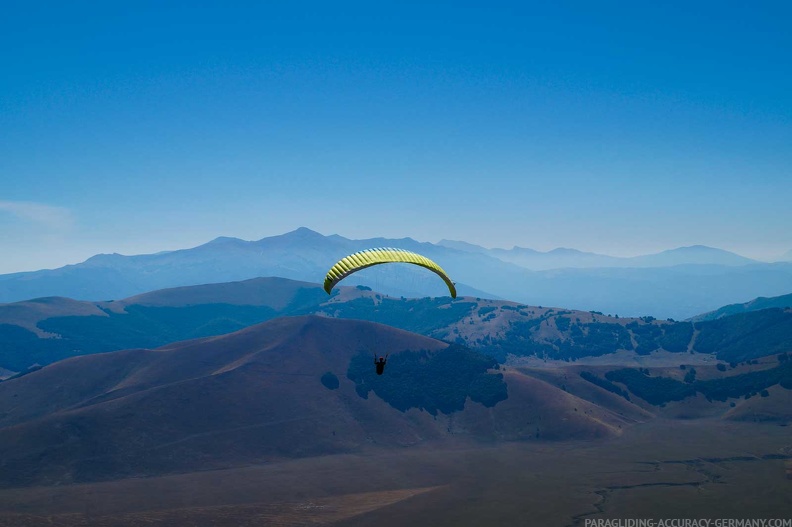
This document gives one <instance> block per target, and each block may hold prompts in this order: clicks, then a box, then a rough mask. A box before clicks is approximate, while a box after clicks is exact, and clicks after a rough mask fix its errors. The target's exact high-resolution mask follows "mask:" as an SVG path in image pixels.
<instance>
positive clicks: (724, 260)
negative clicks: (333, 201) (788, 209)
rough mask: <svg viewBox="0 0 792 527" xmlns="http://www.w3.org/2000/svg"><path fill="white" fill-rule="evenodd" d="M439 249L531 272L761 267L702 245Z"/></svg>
mask: <svg viewBox="0 0 792 527" xmlns="http://www.w3.org/2000/svg"><path fill="white" fill-rule="evenodd" d="M438 245H441V246H443V247H449V248H452V249H457V250H460V251H467V252H472V253H477V254H487V255H490V256H494V257H495V258H498V259H500V260H503V261H505V262H511V263H514V264H517V265H519V266H521V267H525V268H526V269H530V270H532V271H543V270H548V269H570V268H573V269H583V268H592V267H671V266H674V265H695V264H698V265H727V266H739V265H748V264H756V263H760V262H758V261H757V260H752V259H750V258H745V257H744V256H740V255H738V254H735V253H732V252H729V251H724V250H722V249H714V248H712V247H706V246H704V245H694V246H691V247H680V248H678V249H670V250H667V251H663V252H660V253H657V254H648V255H644V256H634V257H628V258H624V257H617V256H606V255H603V254H596V253H590V252H583V251H578V250H577V249H567V248H563V247H560V248H558V249H553V250H552V251H547V252H541V251H536V250H534V249H527V248H524V247H517V246H515V247H513V248H512V249H486V248H484V247H480V246H478V245H473V244H470V243H466V242H461V241H453V240H441V241H440V242H439V243H438Z"/></svg>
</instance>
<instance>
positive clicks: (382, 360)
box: [374, 355, 388, 375]
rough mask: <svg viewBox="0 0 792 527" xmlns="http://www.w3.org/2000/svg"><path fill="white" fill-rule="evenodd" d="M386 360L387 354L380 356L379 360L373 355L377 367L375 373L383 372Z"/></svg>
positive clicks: (380, 373)
mask: <svg viewBox="0 0 792 527" xmlns="http://www.w3.org/2000/svg"><path fill="white" fill-rule="evenodd" d="M387 362H388V355H385V356H384V357H380V358H379V360H377V356H376V355H374V366H376V367H377V375H382V374H383V372H384V371H385V364H387Z"/></svg>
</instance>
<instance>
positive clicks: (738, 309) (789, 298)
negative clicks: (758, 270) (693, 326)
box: [690, 294, 792, 322]
mask: <svg viewBox="0 0 792 527" xmlns="http://www.w3.org/2000/svg"><path fill="white" fill-rule="evenodd" d="M774 307H778V308H787V307H792V294H788V295H783V296H774V297H772V298H766V297H759V298H755V299H753V300H751V301H750V302H745V303H742V304H730V305H728V306H723V307H721V308H719V309H716V310H715V311H710V312H709V313H703V314H701V315H696V316H695V317H692V318H691V319H690V320H691V321H692V322H702V321H705V320H715V319H718V318H723V317H728V316H731V315H737V314H739V313H747V312H749V311H760V310H762V309H770V308H774Z"/></svg>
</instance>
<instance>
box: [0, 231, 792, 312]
mask: <svg viewBox="0 0 792 527" xmlns="http://www.w3.org/2000/svg"><path fill="white" fill-rule="evenodd" d="M377 246H396V247H402V248H405V249H408V250H413V251H416V252H419V253H421V254H424V255H426V256H428V257H429V258H432V259H433V260H435V261H437V262H438V263H439V264H440V265H441V266H442V267H443V268H444V269H445V270H446V271H447V272H448V273H449V274H450V276H451V277H452V278H453V279H454V280H455V281H456V282H457V284H458V287H457V289H458V291H459V294H460V295H468V296H476V297H482V298H506V299H510V300H515V301H518V302H523V303H526V304H531V305H552V306H565V307H568V308H574V309H579V310H596V311H603V312H606V313H618V314H620V315H622V316H645V315H652V316H655V317H658V318H668V317H672V318H688V317H691V316H694V315H696V314H699V313H703V312H707V311H711V310H713V309H717V308H718V307H719V306H723V305H726V304H730V303H734V302H737V301H740V300H742V299H745V298H754V297H757V296H775V295H780V294H786V293H788V292H789V291H790V290H792V263H776V264H761V263H748V264H747V265H738V264H740V263H746V260H745V259H741V258H742V257H739V256H736V255H733V254H731V253H726V252H725V251H719V250H717V249H711V248H706V247H691V248H681V249H676V250H672V251H666V252H665V253H660V254H659V255H654V256H653V257H651V258H650V257H648V256H647V257H640V258H643V260H640V259H639V260H636V261H632V260H630V259H628V260H630V261H631V262H632V263H629V262H627V263H626V267H625V266H622V265H621V264H619V266H618V267H615V266H614V265H616V264H615V263H613V262H611V263H608V264H607V265H611V267H601V266H600V267H598V268H577V269H576V268H566V269H551V270H543V271H532V270H530V269H528V268H526V267H524V266H523V264H525V262H522V261H521V265H518V264H517V263H514V262H511V261H504V259H501V258H500V257H498V256H497V255H496V254H493V253H491V252H490V251H488V250H485V252H482V251H475V250H474V251H470V250H467V249H469V247H467V248H465V247H462V246H460V245H457V246H455V247H453V248H452V247H447V246H443V245H436V244H432V243H425V242H418V241H415V240H413V239H411V238H403V239H385V238H372V239H367V240H350V239H347V238H344V237H342V236H338V235H332V236H323V235H321V234H319V233H317V232H314V231H311V230H309V229H305V228H301V229H297V230H296V231H293V232H290V233H286V234H283V235H280V236H272V237H269V238H263V239H261V240H258V241H243V240H239V239H235V238H217V239H215V240H213V241H211V242H209V243H207V244H204V245H201V246H199V247H195V248H192V249H183V250H178V251H170V252H164V253H158V254H149V255H138V256H122V255H118V254H112V255H97V256H95V257H92V258H90V259H88V260H87V261H85V262H83V263H80V264H76V265H70V266H66V267H62V268H59V269H54V270H42V271H35V272H29V273H15V274H10V275H2V276H0V301H3V302H14V301H21V300H27V299H30V298H36V297H44V296H63V297H69V298H74V299H79V300H93V301H96V300H110V299H115V300H117V299H120V298H125V297H129V296H133V295H137V294H141V293H144V292H146V291H152V290H155V289H163V288H170V287H177V286H186V285H198V284H206V283H218V282H226V281H240V280H246V279H250V278H256V277H262V276H277V277H283V278H289V279H293V280H300V281H307V282H313V283H318V282H321V280H322V279H323V277H324V274H325V273H326V271H327V270H328V269H329V268H330V266H331V265H332V264H333V263H335V262H336V261H337V260H338V259H339V258H341V257H343V256H345V255H347V254H350V253H352V252H354V251H358V250H362V249H365V248H371V247H377ZM532 252H533V251H531V250H529V249H519V248H518V249H515V250H513V253H514V254H520V255H522V256H520V258H522V257H523V256H525V255H527V254H529V253H532ZM570 254H571V255H573V256H574V255H575V254H577V251H574V250H567V249H559V250H556V251H551V252H550V253H547V255H549V256H547V257H549V258H557V257H563V258H566V257H567V256H569V255H570ZM577 256H580V255H579V254H577ZM594 256H595V257H596V258H599V257H600V256H601V255H594ZM587 257H588V256H587ZM592 258H593V257H592ZM606 258H610V257H606ZM515 261H517V260H515ZM620 261H621V260H620ZM713 262H714V263H713ZM622 263H624V262H622ZM597 265H602V262H600V263H598V264H597ZM651 266H662V267H651ZM345 284H346V285H367V286H369V287H373V288H374V289H376V290H377V291H380V292H383V293H386V294H389V295H391V296H405V297H419V298H420V297H425V296H442V295H446V294H447V291H446V290H445V289H444V284H443V283H442V282H441V281H439V280H437V278H436V276H434V275H433V274H432V273H430V272H427V271H426V270H424V269H420V268H417V267H415V266H376V267H372V268H370V269H367V270H364V271H362V272H360V273H358V274H355V275H352V276H350V277H349V278H347V279H346V280H345Z"/></svg>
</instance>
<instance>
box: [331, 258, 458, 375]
mask: <svg viewBox="0 0 792 527" xmlns="http://www.w3.org/2000/svg"><path fill="white" fill-rule="evenodd" d="M385 263H409V264H414V265H419V266H421V267H424V268H426V269H429V270H430V271H432V272H433V273H435V274H436V275H437V276H439V277H440V278H442V279H443V281H444V282H445V284H446V285H447V286H448V291H449V292H450V293H451V298H456V296H457V292H456V286H455V284H454V282H452V281H451V278H449V277H448V275H447V274H446V272H445V271H444V270H443V268H442V267H440V266H439V265H437V264H436V263H435V262H433V261H432V260H430V259H429V258H427V257H425V256H421V255H420V254H417V253H414V252H412V251H407V250H405V249H395V248H392V247H380V248H377V249H366V250H364V251H359V252H356V253H354V254H350V255H349V256H345V257H344V258H341V259H340V260H339V261H338V262H336V263H335V265H333V267H331V268H330V270H329V271H328V272H327V276H326V277H325V280H324V290H325V291H326V292H327V294H328V295H329V294H330V293H331V291H332V290H333V287H335V286H336V285H338V283H339V282H340V281H341V280H343V279H344V278H346V277H347V276H349V275H351V274H352V273H355V272H357V271H360V270H361V269H365V268H366V267H371V266H372V265H379V264H385ZM387 362H388V355H387V354H386V355H385V356H384V357H382V356H380V357H379V359H377V355H376V354H375V355H374V366H375V367H376V370H377V375H382V374H383V373H384V371H385V364H386V363H387Z"/></svg>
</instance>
